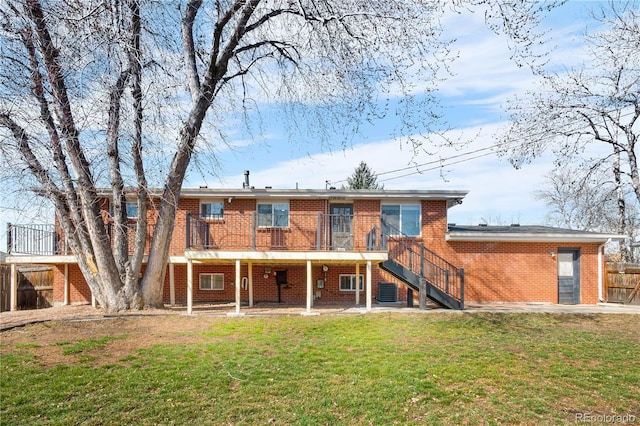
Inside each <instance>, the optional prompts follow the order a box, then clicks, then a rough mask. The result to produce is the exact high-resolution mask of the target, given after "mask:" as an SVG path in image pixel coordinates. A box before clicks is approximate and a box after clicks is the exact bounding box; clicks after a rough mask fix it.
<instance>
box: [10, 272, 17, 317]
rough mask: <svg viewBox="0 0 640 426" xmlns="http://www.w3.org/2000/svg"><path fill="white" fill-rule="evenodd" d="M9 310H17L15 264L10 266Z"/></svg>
mask: <svg viewBox="0 0 640 426" xmlns="http://www.w3.org/2000/svg"><path fill="white" fill-rule="evenodd" d="M10 302H11V308H10V309H11V310H12V311H17V310H18V267H17V266H16V264H15V263H12V264H11V297H10Z"/></svg>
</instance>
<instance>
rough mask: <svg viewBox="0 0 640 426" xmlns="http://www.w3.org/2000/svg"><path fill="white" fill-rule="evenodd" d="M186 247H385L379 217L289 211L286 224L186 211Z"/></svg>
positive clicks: (252, 216)
mask: <svg viewBox="0 0 640 426" xmlns="http://www.w3.org/2000/svg"><path fill="white" fill-rule="evenodd" d="M186 226H187V229H186V231H187V232H186V248H187V249H193V250H251V251H263V250H298V251H313V250H316V251H326V250H337V251H365V250H384V247H383V246H382V244H381V243H382V239H381V238H380V235H379V233H380V229H381V228H380V216H376V215H357V216H356V215H353V216H345V215H333V214H322V213H318V214H295V213H294V214H289V216H288V223H287V224H286V226H260V224H259V222H258V215H257V213H256V212H250V213H246V214H241V213H225V214H224V217H222V218H219V219H202V218H198V217H197V216H195V215H192V214H187V222H186Z"/></svg>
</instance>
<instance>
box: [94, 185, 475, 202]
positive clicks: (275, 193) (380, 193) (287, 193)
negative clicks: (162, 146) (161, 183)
mask: <svg viewBox="0 0 640 426" xmlns="http://www.w3.org/2000/svg"><path fill="white" fill-rule="evenodd" d="M98 193H99V194H100V195H101V196H105V197H109V196H111V191H110V190H109V189H99V190H98ZM468 193H469V191H467V190H388V189H273V188H261V189H256V188H243V189H224V188H183V189H182V190H181V191H180V195H181V197H184V198H229V197H238V198H261V199H264V198H297V199H306V198H327V199H336V200H351V199H404V198H409V199H415V198H419V199H432V200H456V201H460V200H462V199H463V198H464V197H465V196H466V195H467V194H468ZM149 194H150V195H151V196H156V197H158V196H160V195H162V189H151V190H149Z"/></svg>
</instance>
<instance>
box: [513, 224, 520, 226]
mask: <svg viewBox="0 0 640 426" xmlns="http://www.w3.org/2000/svg"><path fill="white" fill-rule="evenodd" d="M511 226H520V224H519V223H512V224H511Z"/></svg>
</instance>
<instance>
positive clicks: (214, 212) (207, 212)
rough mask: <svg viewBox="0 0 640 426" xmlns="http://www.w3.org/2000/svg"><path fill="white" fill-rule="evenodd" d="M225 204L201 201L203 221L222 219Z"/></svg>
mask: <svg viewBox="0 0 640 426" xmlns="http://www.w3.org/2000/svg"><path fill="white" fill-rule="evenodd" d="M223 214H224V203H223V202H222V201H201V202H200V217H201V218H202V219H222V216H223Z"/></svg>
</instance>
